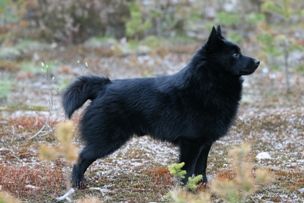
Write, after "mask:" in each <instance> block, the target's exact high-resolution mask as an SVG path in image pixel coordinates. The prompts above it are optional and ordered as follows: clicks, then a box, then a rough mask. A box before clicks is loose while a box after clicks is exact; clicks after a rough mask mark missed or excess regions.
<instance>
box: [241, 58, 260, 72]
mask: <svg viewBox="0 0 304 203" xmlns="http://www.w3.org/2000/svg"><path fill="white" fill-rule="evenodd" d="M259 65H260V61H257V60H255V61H254V65H253V66H251V67H250V68H244V69H242V70H241V71H240V75H250V74H252V73H254V71H255V70H256V69H257V68H258V67H259Z"/></svg>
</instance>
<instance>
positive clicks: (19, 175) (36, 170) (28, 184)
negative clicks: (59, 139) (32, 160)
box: [0, 164, 64, 201]
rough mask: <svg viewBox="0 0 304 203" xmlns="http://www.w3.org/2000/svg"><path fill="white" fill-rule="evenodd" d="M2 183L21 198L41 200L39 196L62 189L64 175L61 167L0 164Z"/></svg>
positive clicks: (3, 187)
mask: <svg viewBox="0 0 304 203" xmlns="http://www.w3.org/2000/svg"><path fill="white" fill-rule="evenodd" d="M0 185H1V187H2V190H4V191H8V192H10V193H11V194H13V195H14V196H16V197H19V198H21V199H31V200H37V201H38V200H39V197H41V196H43V197H44V198H45V196H50V195H54V194H56V193H58V192H60V191H62V189H63V187H64V177H63V174H62V171H61V169H60V168H59V167H57V168H55V169H51V168H49V167H43V166H37V167H29V166H13V165H5V164H1V165H0Z"/></svg>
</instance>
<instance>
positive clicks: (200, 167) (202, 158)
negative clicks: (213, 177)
mask: <svg viewBox="0 0 304 203" xmlns="http://www.w3.org/2000/svg"><path fill="white" fill-rule="evenodd" d="M211 145H212V143H208V144H204V145H203V146H202V147H201V149H200V154H199V157H198V159H197V162H196V166H195V172H194V174H195V175H199V174H202V175H203V183H207V175H206V168H207V160H208V154H209V151H210V148H211Z"/></svg>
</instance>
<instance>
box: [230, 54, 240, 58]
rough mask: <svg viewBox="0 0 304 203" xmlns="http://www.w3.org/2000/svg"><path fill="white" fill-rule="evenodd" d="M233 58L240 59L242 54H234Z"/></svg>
mask: <svg viewBox="0 0 304 203" xmlns="http://www.w3.org/2000/svg"><path fill="white" fill-rule="evenodd" d="M232 57H233V58H239V57H240V54H239V53H234V54H232Z"/></svg>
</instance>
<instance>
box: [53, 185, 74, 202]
mask: <svg viewBox="0 0 304 203" xmlns="http://www.w3.org/2000/svg"><path fill="white" fill-rule="evenodd" d="M74 192H75V189H74V188H71V189H69V190H68V191H67V192H66V193H65V194H64V195H62V196H60V197H56V201H57V202H61V201H64V200H67V201H68V202H72V200H71V198H70V197H69V196H70V195H72V194H73V193H74Z"/></svg>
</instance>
